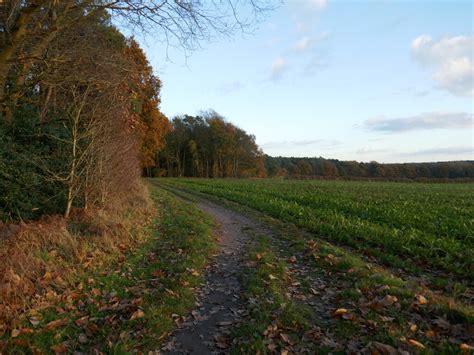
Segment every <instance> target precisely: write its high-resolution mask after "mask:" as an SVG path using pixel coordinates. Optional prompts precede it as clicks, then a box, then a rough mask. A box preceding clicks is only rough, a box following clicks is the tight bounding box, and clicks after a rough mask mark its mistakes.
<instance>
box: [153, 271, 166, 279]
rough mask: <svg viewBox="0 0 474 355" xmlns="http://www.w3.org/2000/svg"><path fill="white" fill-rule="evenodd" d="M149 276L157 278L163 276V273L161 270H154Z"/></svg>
mask: <svg viewBox="0 0 474 355" xmlns="http://www.w3.org/2000/svg"><path fill="white" fill-rule="evenodd" d="M151 276H153V277H156V278H159V277H163V276H165V273H164V272H163V271H162V270H155V271H153V272H152V273H151Z"/></svg>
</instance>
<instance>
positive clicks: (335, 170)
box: [265, 155, 474, 179]
mask: <svg viewBox="0 0 474 355" xmlns="http://www.w3.org/2000/svg"><path fill="white" fill-rule="evenodd" d="M265 169H266V172H267V175H268V176H270V177H276V176H281V177H293V178H310V177H328V178H336V177H341V178H379V179H473V178H474V161H453V162H437V163H401V164H380V163H377V162H370V163H360V162H356V161H340V160H337V159H324V158H321V157H320V158H288V157H271V156H268V155H265Z"/></svg>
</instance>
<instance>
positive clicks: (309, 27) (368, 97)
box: [140, 0, 474, 163]
mask: <svg viewBox="0 0 474 355" xmlns="http://www.w3.org/2000/svg"><path fill="white" fill-rule="evenodd" d="M473 17H474V10H473V5H472V4H471V2H470V1H463V0H459V1H456V0H451V1H443V2H442V1H422V0H419V1H400V0H385V1H384V0H372V1H347V0H346V1H337V0H333V1H331V0H288V1H285V2H284V3H282V4H281V5H280V6H279V7H278V8H277V9H275V10H273V11H271V12H269V13H267V14H266V16H265V18H264V19H262V20H261V21H260V22H259V23H258V24H257V25H256V26H254V27H253V28H252V30H251V31H250V33H243V32H241V31H236V32H235V33H234V35H233V36H232V37H231V38H228V37H215V38H213V39H211V40H210V41H208V42H203V43H201V47H202V48H200V49H199V50H195V51H192V52H188V53H187V54H186V53H184V52H183V50H181V49H176V48H172V47H168V46H166V44H165V43H162V42H161V41H159V40H158V39H157V38H153V37H150V36H149V37H147V38H145V39H142V40H140V41H141V44H142V46H143V47H144V49H145V51H146V53H147V55H148V57H149V59H150V62H151V64H152V65H153V68H154V70H155V73H156V74H157V75H158V76H159V77H160V78H161V80H162V82H163V88H162V93H161V97H162V104H161V109H162V111H163V112H164V113H165V114H166V115H167V116H168V117H173V116H175V115H178V114H190V115H195V114H198V113H199V112H200V111H202V110H207V109H214V110H216V111H217V112H218V113H220V114H221V115H222V116H224V117H226V118H227V119H228V120H229V121H230V122H232V123H234V124H235V125H237V126H239V127H241V128H243V129H244V130H246V131H247V132H248V133H251V134H254V135H255V136H256V140H257V143H258V144H259V146H260V147H261V148H262V149H263V151H264V152H265V153H266V154H269V155H273V156H295V157H305V156H306V157H314V156H322V157H325V158H332V159H340V160H357V161H372V160H376V161H379V162H384V163H392V162H424V161H447V160H474V152H473V150H474V148H473V146H474V143H473V139H474V133H473V132H474V130H473V128H474V126H473V102H474V101H473V100H474V96H473V95H474V83H473V82H474V30H473Z"/></svg>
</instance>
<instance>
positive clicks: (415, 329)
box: [410, 324, 418, 332]
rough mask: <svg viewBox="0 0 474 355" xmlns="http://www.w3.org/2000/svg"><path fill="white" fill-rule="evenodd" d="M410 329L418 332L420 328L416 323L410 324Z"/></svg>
mask: <svg viewBox="0 0 474 355" xmlns="http://www.w3.org/2000/svg"><path fill="white" fill-rule="evenodd" d="M410 330H411V331H412V332H416V331H417V330H418V326H417V325H416V324H412V325H410Z"/></svg>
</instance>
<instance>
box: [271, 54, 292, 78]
mask: <svg viewBox="0 0 474 355" xmlns="http://www.w3.org/2000/svg"><path fill="white" fill-rule="evenodd" d="M287 69H288V63H287V62H286V60H285V59H284V58H282V57H279V58H277V59H275V61H274V62H273V63H272V67H271V73H270V79H271V80H278V79H280V78H281V76H282V75H283V73H284V72H285V71H286V70H287Z"/></svg>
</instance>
